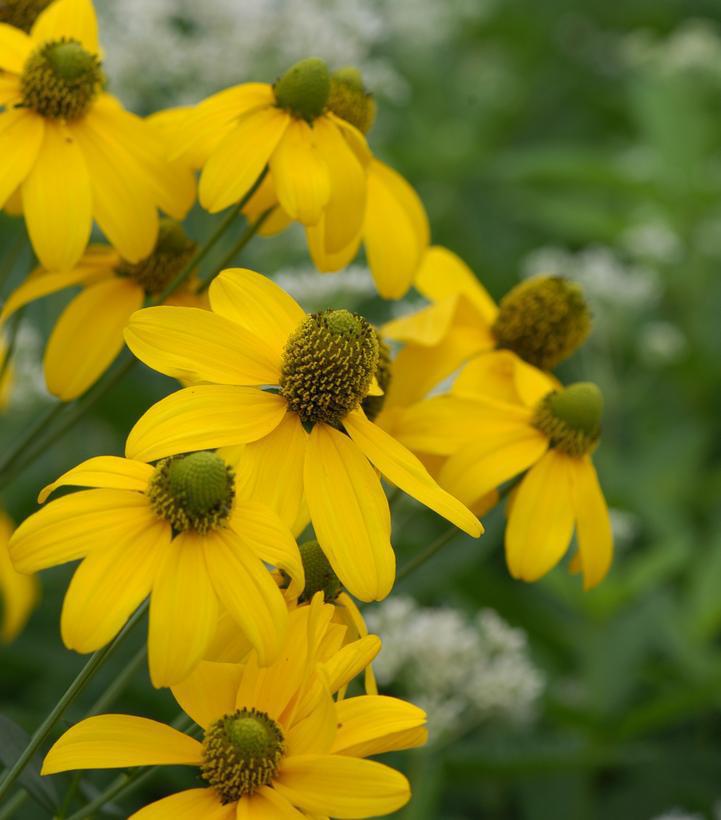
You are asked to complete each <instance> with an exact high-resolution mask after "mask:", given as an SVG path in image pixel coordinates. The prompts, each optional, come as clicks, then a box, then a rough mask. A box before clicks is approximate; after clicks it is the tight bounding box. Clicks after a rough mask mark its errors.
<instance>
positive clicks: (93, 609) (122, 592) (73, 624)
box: [60, 509, 171, 652]
mask: <svg viewBox="0 0 721 820" xmlns="http://www.w3.org/2000/svg"><path fill="white" fill-rule="evenodd" d="M170 537H171V532H170V526H169V525H168V523H167V522H166V521H161V520H159V519H158V518H156V517H155V516H154V514H153V513H152V512H151V511H150V509H148V512H147V524H146V529H144V530H143V531H142V532H141V533H139V535H138V537H137V538H136V539H135V540H133V541H131V542H130V543H125V544H121V545H120V546H112V547H110V549H107V550H104V549H103V550H96V551H94V552H91V553H90V555H88V557H87V558H85V559H84V560H83V562H82V563H81V564H80V566H79V567H78V568H77V569H76V570H75V574H74V575H73V578H72V581H71V582H70V585H69V586H68V590H67V592H66V593H65V601H64V602H63V611H62V617H61V619H60V631H61V634H62V638H63V643H64V644H65V646H67V648H68V649H74V650H75V651H76V652H94V651H95V650H96V649H100V647H101V646H105V644H106V643H108V642H109V641H111V640H112V639H113V638H114V637H115V636H116V635H117V634H118V632H119V631H120V629H121V628H122V627H123V625H124V624H125V622H126V621H127V620H128V618H129V617H130V616H131V615H132V613H133V612H134V611H135V609H136V608H137V607H138V606H139V605H140V604H141V603H142V601H144V600H145V598H146V597H147V596H148V594H149V593H150V589H151V587H152V585H153V579H154V578H155V571H156V569H157V565H158V558H159V557H160V555H161V554H162V546H163V545H164V544H165V543H167V542H169V541H170Z"/></svg>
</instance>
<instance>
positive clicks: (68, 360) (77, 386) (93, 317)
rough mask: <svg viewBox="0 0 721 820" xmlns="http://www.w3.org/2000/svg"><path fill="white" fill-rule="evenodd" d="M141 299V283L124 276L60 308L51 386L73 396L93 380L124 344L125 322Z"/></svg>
mask: <svg viewBox="0 0 721 820" xmlns="http://www.w3.org/2000/svg"><path fill="white" fill-rule="evenodd" d="M142 304H143V291H142V289H141V288H140V287H139V286H138V285H137V284H135V283H134V282H133V281H132V280H130V279H121V278H120V277H113V278H112V279H106V280H104V281H102V282H99V283H98V284H96V285H92V286H91V287H88V288H86V289H85V290H83V291H82V292H81V293H79V294H78V295H77V296H76V297H75V298H74V299H73V300H72V301H71V302H70V304H69V305H68V306H67V307H66V308H65V310H64V311H63V312H62V314H61V316H60V318H59V319H58V321H57V323H56V325H55V327H54V328H53V332H52V333H51V334H50V339H49V340H48V346H47V348H46V350H45V380H46V382H47V385H48V390H49V391H50V392H51V393H52V394H53V395H55V396H57V397H58V398H59V399H61V400H62V401H70V400H71V399H74V398H77V397H78V396H79V395H81V394H82V393H84V392H85V391H86V390H87V389H88V388H89V387H90V386H91V385H92V384H94V383H95V382H96V381H97V380H98V379H99V378H100V376H102V375H103V373H104V372H105V371H106V370H107V369H108V368H109V367H110V365H111V364H112V363H113V361H114V360H115V357H116V356H117V355H118V353H119V352H120V351H121V350H122V347H123V328H124V327H125V325H126V324H127V322H128V318H129V317H130V316H131V314H132V313H133V312H134V311H136V310H137V309H138V308H139V307H140V306H141V305H142Z"/></svg>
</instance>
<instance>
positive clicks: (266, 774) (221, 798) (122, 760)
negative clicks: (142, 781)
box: [42, 602, 427, 820]
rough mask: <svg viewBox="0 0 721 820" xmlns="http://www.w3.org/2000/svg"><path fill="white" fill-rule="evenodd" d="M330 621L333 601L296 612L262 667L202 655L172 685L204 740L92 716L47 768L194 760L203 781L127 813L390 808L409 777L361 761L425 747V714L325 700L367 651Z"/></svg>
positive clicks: (152, 724)
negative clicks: (345, 640) (344, 638)
mask: <svg viewBox="0 0 721 820" xmlns="http://www.w3.org/2000/svg"><path fill="white" fill-rule="evenodd" d="M314 603H315V602H314ZM331 617H332V607H329V606H320V607H318V606H311V607H303V608H301V609H298V610H296V611H295V612H293V613H292V615H291V622H290V628H289V631H288V640H287V642H286V645H285V648H284V651H283V654H282V657H281V658H280V659H279V660H278V661H277V662H276V663H275V664H274V665H273V666H271V667H269V668H266V669H259V668H258V663H257V658H256V657H255V653H253V654H251V656H250V658H249V659H248V660H247V661H246V662H245V663H243V664H227V663H209V662H203V663H201V664H200V665H199V666H198V667H197V668H196V670H195V671H194V672H193V673H192V674H191V675H190V677H189V678H188V679H187V680H186V681H184V682H183V683H182V684H180V685H179V686H174V687H173V689H172V691H173V695H174V696H175V698H176V700H177V701H178V703H179V704H180V706H181V707H182V708H183V710H184V711H185V712H186V713H187V714H188V715H189V716H190V717H191V718H192V719H193V720H194V721H195V722H196V723H197V724H198V725H199V726H200V727H201V728H202V730H203V739H202V741H198V740H195V739H194V738H192V737H190V736H188V735H186V734H183V733H181V732H179V731H178V730H176V729H173V728H171V727H170V726H166V725H164V724H162V723H158V722H156V721H154V720H149V719H147V718H141V717H132V716H128V715H100V716H97V717H91V718H88V719H86V720H83V721H81V722H80V723H78V724H77V725H75V726H73V727H72V728H71V729H69V730H68V731H67V732H66V733H65V734H64V735H63V736H62V737H61V738H60V740H58V741H57V743H56V744H55V745H54V746H53V747H52V749H51V750H50V751H49V752H48V755H47V757H46V758H45V762H44V765H43V770H42V772H43V774H53V773H56V772H62V771H67V770H71V769H84V768H125V767H128V766H145V765H159V764H171V765H172V764H178V765H189V766H197V767H198V768H199V770H200V771H199V774H200V777H202V778H203V779H204V780H205V781H206V782H207V784H208V785H207V786H206V787H205V788H193V789H188V790H186V791H182V792H178V793H176V794H173V795H171V796H170V797H166V798H163V799H161V800H158V801H157V802H155V803H151V804H150V805H148V806H146V807H145V808H142V809H140V810H139V811H137V812H136V813H134V814H133V815H132V818H133V819H134V820H151V818H152V820H178V818H213V820H237V819H239V818H242V820H270V818H276V819H277V820H280V819H281V818H288V820H292V818H309V820H320V818H328V817H329V816H333V817H337V818H364V817H377V816H379V815H386V814H389V813H391V812H394V811H396V810H397V809H399V808H400V807H401V806H403V805H404V804H405V803H407V801H408V799H409V798H410V787H409V784H408V781H407V780H406V778H405V777H404V776H403V775H402V774H400V773H399V772H397V771H395V770H393V769H391V768H390V767H388V766H385V765H383V764H381V763H377V762H375V761H370V760H365V759H364V758H365V757H367V756H369V755H376V754H380V753H383V752H388V751H395V750H400V749H409V748H413V747H416V746H419V745H422V744H423V743H425V741H426V738H427V733H426V729H425V726H424V724H425V714H424V713H423V711H422V710H421V709H419V708H418V707H416V706H413V705H411V704H409V703H404V702H403V701H400V700H397V699H395V698H390V697H382V696H377V695H375V696H367V695H366V696H361V697H353V698H348V699H347V700H339V701H337V702H336V701H334V700H333V698H332V693H333V692H335V691H337V690H338V689H339V688H341V687H342V686H344V685H345V684H346V683H347V682H348V680H349V679H350V678H351V677H352V676H353V675H354V674H355V673H356V672H357V671H358V666H359V661H360V663H362V662H365V658H364V656H365V655H366V652H365V649H364V648H362V647H361V648H360V651H358V650H357V649H356V645H355V644H350V645H347V646H345V647H343V648H340V644H339V643H338V640H339V636H338V630H337V629H333V628H332V627H334V626H336V625H334V624H332V623H331V622H330V619H331ZM359 643H360V642H359ZM323 658H326V659H325V660H323Z"/></svg>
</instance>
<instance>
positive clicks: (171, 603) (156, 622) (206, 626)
mask: <svg viewBox="0 0 721 820" xmlns="http://www.w3.org/2000/svg"><path fill="white" fill-rule="evenodd" d="M204 542H205V539H204V537H203V536H200V535H197V534H196V533H192V532H183V533H181V534H180V535H178V536H177V537H176V538H174V539H173V540H172V541H171V542H169V543H168V544H166V545H165V546H164V547H163V548H162V553H163V554H162V556H161V558H160V563H159V566H158V567H157V570H156V574H155V583H154V584H153V591H152V595H151V598H150V623H149V626H148V662H149V666H150V678H151V680H152V681H153V685H154V686H156V687H160V686H172V685H173V684H176V683H180V681H182V680H183V678H185V677H186V676H187V675H188V674H189V673H190V672H191V671H192V669H193V667H194V666H195V664H196V663H198V661H200V660H201V658H202V657H203V655H204V654H205V651H206V649H207V647H208V644H209V643H210V641H211V639H212V637H213V633H214V632H215V624H216V622H217V620H218V604H217V598H216V595H215V591H214V590H213V585H212V584H211V582H210V578H209V574H208V569H207V568H206V563H205V556H204V549H203V547H204Z"/></svg>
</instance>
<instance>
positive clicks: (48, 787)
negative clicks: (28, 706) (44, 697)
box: [0, 715, 58, 814]
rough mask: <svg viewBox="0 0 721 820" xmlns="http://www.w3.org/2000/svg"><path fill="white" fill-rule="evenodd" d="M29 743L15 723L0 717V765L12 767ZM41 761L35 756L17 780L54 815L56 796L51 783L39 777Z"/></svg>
mask: <svg viewBox="0 0 721 820" xmlns="http://www.w3.org/2000/svg"><path fill="white" fill-rule="evenodd" d="M29 742H30V736H29V735H28V733H27V732H26V731H25V730H24V729H23V728H22V727H21V726H18V724H17V723H15V721H13V720H10V718H8V717H5V715H0V763H2V764H3V765H4V766H6V767H10V766H12V764H13V763H15V761H16V760H17V759H18V758H19V757H20V755H21V754H22V752H23V750H24V749H25V747H26V746H27V745H28V743H29ZM41 763H42V760H41V758H40V755H35V757H33V759H32V760H31V761H30V762H29V763H28V765H27V766H26V767H25V770H24V771H23V773H22V774H21V775H20V777H19V778H18V783H19V784H20V785H21V786H22V787H23V788H24V789H25V791H27V793H28V794H29V795H30V797H32V798H33V800H35V801H36V802H37V803H39V804H40V805H41V806H42V807H43V808H44V809H46V810H47V811H49V812H52V813H53V814H54V813H55V809H56V806H57V804H58V796H57V793H56V791H55V787H54V786H53V784H52V782H51V781H50V780H48V779H47V778H43V777H41V776H40V766H41Z"/></svg>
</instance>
